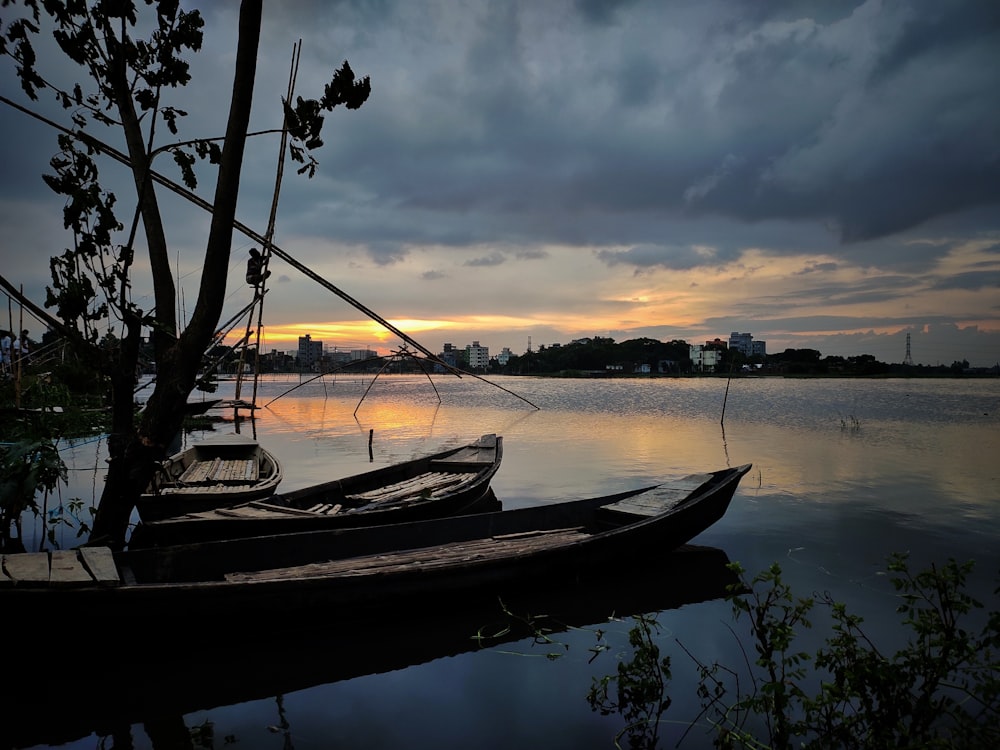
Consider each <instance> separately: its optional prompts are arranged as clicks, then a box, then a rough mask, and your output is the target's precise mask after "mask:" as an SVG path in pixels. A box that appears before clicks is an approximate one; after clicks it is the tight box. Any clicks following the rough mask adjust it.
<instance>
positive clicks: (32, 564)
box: [3, 552, 49, 584]
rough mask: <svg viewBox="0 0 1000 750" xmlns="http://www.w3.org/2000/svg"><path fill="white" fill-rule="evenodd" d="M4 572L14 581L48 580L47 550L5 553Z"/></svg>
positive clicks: (46, 581) (39, 581)
mask: <svg viewBox="0 0 1000 750" xmlns="http://www.w3.org/2000/svg"><path fill="white" fill-rule="evenodd" d="M3 569H4V572H5V573H6V574H7V575H8V576H9V577H10V578H11V580H13V581H14V582H15V583H44V584H48V582H49V553H48V552H19V553H17V554H13V555H5V556H4V558H3Z"/></svg>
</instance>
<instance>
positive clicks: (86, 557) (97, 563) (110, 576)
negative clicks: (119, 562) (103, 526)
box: [80, 547, 121, 585]
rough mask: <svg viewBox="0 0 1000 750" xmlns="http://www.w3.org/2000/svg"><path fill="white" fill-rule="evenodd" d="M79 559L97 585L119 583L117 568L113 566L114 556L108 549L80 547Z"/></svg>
mask: <svg viewBox="0 0 1000 750" xmlns="http://www.w3.org/2000/svg"><path fill="white" fill-rule="evenodd" d="M80 559H81V560H82V561H83V564H84V565H85V566H87V570H89V571H90V575H91V576H93V578H94V580H95V581H97V582H98V583H102V584H106V585H117V584H119V583H121V578H120V577H119V576H118V566H116V565H115V555H114V552H112V551H111V548H110V547H81V548H80Z"/></svg>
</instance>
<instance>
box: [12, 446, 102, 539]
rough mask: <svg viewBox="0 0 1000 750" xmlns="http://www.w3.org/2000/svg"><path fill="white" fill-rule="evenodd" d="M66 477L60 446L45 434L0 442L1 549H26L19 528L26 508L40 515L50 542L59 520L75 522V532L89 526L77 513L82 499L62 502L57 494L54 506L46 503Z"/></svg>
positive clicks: (71, 523) (62, 522) (61, 522)
mask: <svg viewBox="0 0 1000 750" xmlns="http://www.w3.org/2000/svg"><path fill="white" fill-rule="evenodd" d="M66 477H67V475H66V464H65V463H64V462H63V460H62V457H61V456H60V455H59V448H58V446H57V444H56V442H55V441H53V440H51V439H49V438H47V437H40V438H35V439H24V440H20V441H18V442H16V443H10V444H5V445H2V446H0V551H2V552H8V553H10V552H26V551H27V550H26V549H25V547H24V541H23V540H24V535H23V533H22V528H21V517H22V514H23V513H25V512H26V511H31V512H32V513H33V514H34V515H35V516H40V517H42V518H43V520H44V521H45V538H46V539H47V540H48V542H49V543H50V544H52V545H55V543H56V527H57V526H58V525H59V524H66V525H69V526H73V525H76V526H77V527H78V528H77V535H78V536H79V535H82V534H84V533H86V532H87V531H88V530H89V527H88V525H87V524H86V523H84V522H82V521H81V520H80V519H79V517H78V515H77V514H78V513H79V512H80V511H81V509H82V508H83V501H81V500H78V499H73V500H69V501H68V502H66V503H64V502H63V501H62V500H61V498H60V500H59V502H58V503H57V506H56V507H55V508H52V509H51V510H50V508H49V507H48V506H49V497H50V496H51V495H52V493H53V492H58V490H59V488H60V485H62V484H65V483H66ZM39 495H40V496H41V502H39ZM12 532H14V533H12Z"/></svg>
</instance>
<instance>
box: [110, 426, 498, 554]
mask: <svg viewBox="0 0 1000 750" xmlns="http://www.w3.org/2000/svg"><path fill="white" fill-rule="evenodd" d="M502 458H503V438H501V437H497V436H496V435H493V434H487V435H483V436H481V437H480V438H478V439H477V440H475V441H474V442H472V443H470V444H468V445H464V446H461V447H458V448H451V449H449V450H445V451H441V452H439V453H434V454H432V455H428V456H423V457H421V458H415V459H413V460H410V461H404V462H401V463H397V464H393V465H391V466H385V467H382V468H380V469H374V470H373V471H368V472H364V473H362V474H356V475H354V476H350V477H345V478H343V479H335V480H333V481H331V482H324V483H322V484H317V485H313V486H311V487H305V488H303V489H300V490H295V491H293V492H288V493H282V494H280V495H274V496H271V497H268V498H264V499H260V500H253V501H250V502H245V503H240V504H237V505H235V506H233V507H228V506H220V507H215V508H211V509H200V510H197V511H196V510H195V509H192V512H188V513H185V514H183V515H176V516H174V517H171V518H162V517H161V518H159V519H156V518H148V519H147V518H145V517H143V519H142V521H143V522H142V523H141V524H139V525H138V526H137V527H136V528H135V530H134V531H133V533H132V538H131V540H130V547H132V548H138V547H144V546H147V547H148V546H153V545H168V544H183V543H188V542H202V541H210V540H215V539H235V538H238V537H244V536H268V535H272V534H284V533H290V532H295V531H308V530H312V529H334V528H348V527H355V526H377V525H382V524H387V523H401V522H403V521H415V520H423V519H427V518H440V517H442V516H448V515H454V514H457V513H471V512H475V511H478V510H493V509H495V508H496V506H497V505H498V503H497V501H496V499H495V497H494V496H489V495H488V493H489V489H490V481H491V480H492V479H493V475H494V474H496V472H497V470H498V469H499V468H500V462H501V460H502ZM487 497H489V499H487Z"/></svg>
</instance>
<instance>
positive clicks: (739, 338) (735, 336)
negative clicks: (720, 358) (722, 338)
mask: <svg viewBox="0 0 1000 750" xmlns="http://www.w3.org/2000/svg"><path fill="white" fill-rule="evenodd" d="M729 348H730V349H732V350H733V351H737V352H742V353H743V354H744V355H746V356H747V357H749V356H750V355H751V354H753V334H752V333H737V332H736V331H733V332H732V333H731V334H729Z"/></svg>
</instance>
